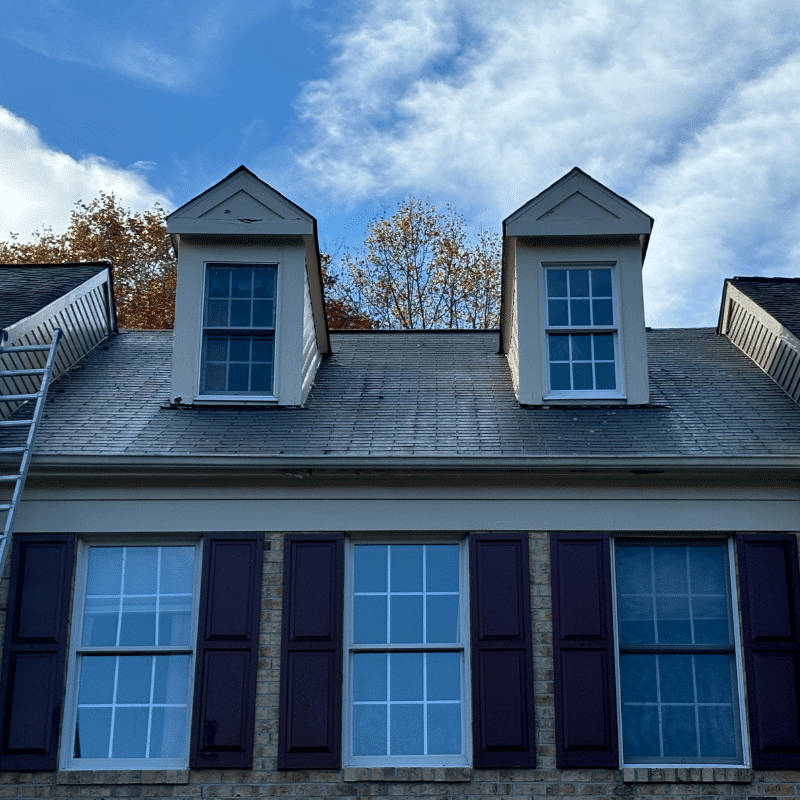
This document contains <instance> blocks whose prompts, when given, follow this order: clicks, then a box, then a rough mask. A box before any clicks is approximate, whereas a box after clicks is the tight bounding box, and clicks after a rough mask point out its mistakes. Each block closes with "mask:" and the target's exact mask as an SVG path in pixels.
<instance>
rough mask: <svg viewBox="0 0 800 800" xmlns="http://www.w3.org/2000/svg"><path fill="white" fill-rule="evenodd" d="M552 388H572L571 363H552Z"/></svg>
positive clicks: (556, 389)
mask: <svg viewBox="0 0 800 800" xmlns="http://www.w3.org/2000/svg"><path fill="white" fill-rule="evenodd" d="M550 388H551V389H553V390H554V391H559V390H564V389H570V388H571V382H570V369H569V364H551V365H550Z"/></svg>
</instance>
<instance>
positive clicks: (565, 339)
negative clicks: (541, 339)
mask: <svg viewBox="0 0 800 800" xmlns="http://www.w3.org/2000/svg"><path fill="white" fill-rule="evenodd" d="M547 344H548V347H549V348H550V360H551V361H569V334H550V336H548V337H547Z"/></svg>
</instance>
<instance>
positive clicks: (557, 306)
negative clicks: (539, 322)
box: [547, 300, 569, 325]
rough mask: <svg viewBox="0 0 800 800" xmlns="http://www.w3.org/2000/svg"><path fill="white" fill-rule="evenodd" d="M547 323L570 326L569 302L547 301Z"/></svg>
mask: <svg viewBox="0 0 800 800" xmlns="http://www.w3.org/2000/svg"><path fill="white" fill-rule="evenodd" d="M547 322H548V324H549V325H569V306H568V301H567V300H548V301H547Z"/></svg>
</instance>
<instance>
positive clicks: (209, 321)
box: [206, 300, 230, 328]
mask: <svg viewBox="0 0 800 800" xmlns="http://www.w3.org/2000/svg"><path fill="white" fill-rule="evenodd" d="M229 310H230V307H229V305H228V301H227V300H209V301H208V303H207V304H206V325H208V326H209V327H210V328H226V327H227V326H228V324H229V319H228V312H229Z"/></svg>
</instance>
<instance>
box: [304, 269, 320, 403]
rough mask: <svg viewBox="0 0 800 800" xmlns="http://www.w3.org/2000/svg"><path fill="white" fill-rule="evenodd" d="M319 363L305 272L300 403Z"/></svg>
mask: <svg viewBox="0 0 800 800" xmlns="http://www.w3.org/2000/svg"><path fill="white" fill-rule="evenodd" d="M319 362H320V353H319V347H318V346H317V331H316V327H315V325H314V309H313V307H312V305H311V291H310V289H309V286H308V272H305V273H304V276H303V388H302V401H301V402H305V399H306V397H307V396H308V393H309V391H310V390H311V385H312V384H313V383H314V376H315V375H316V374H317V367H318V366H319Z"/></svg>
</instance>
